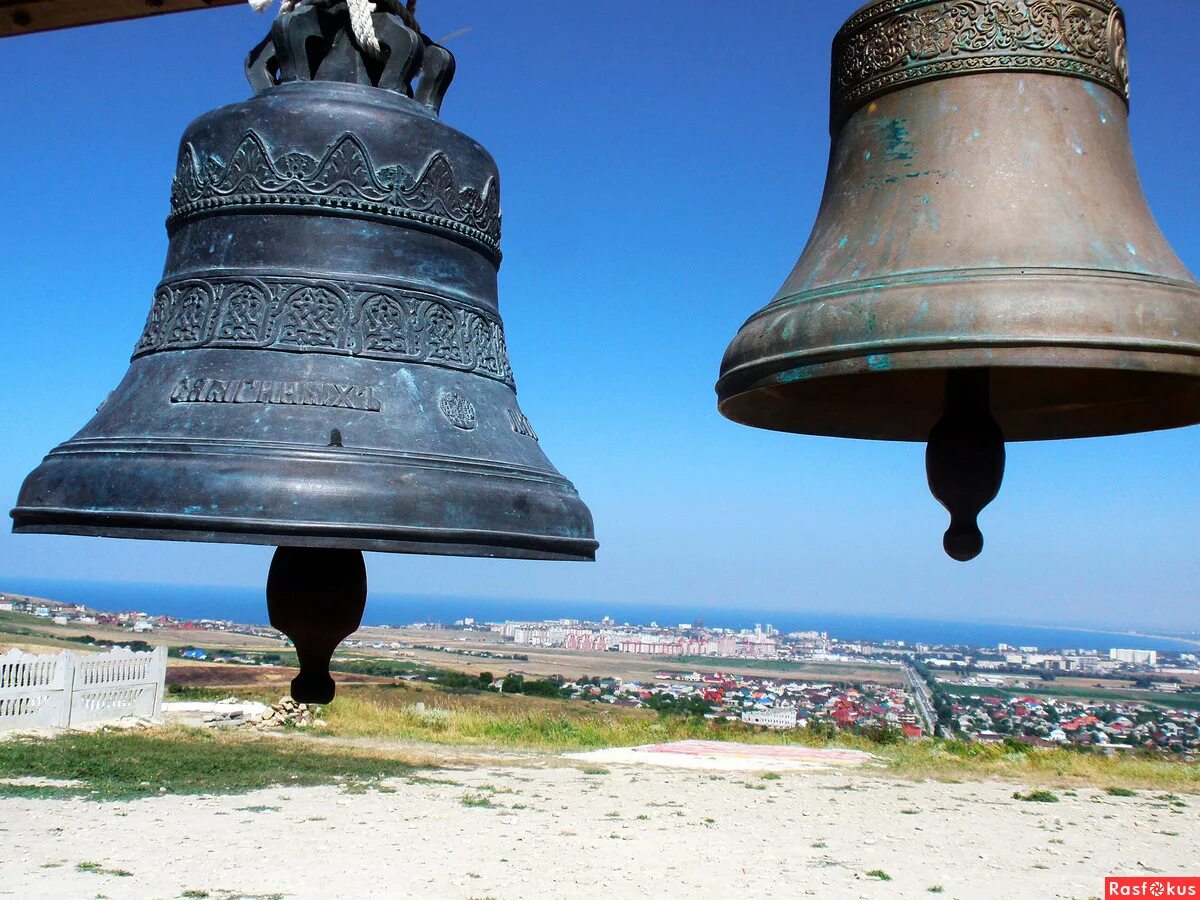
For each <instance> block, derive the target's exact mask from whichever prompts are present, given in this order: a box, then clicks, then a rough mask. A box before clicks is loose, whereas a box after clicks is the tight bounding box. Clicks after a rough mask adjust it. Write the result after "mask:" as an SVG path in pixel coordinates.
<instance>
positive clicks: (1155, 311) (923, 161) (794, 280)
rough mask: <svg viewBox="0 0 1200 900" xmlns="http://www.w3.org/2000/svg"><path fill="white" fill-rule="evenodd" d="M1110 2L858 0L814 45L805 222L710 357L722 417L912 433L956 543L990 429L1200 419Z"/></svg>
mask: <svg viewBox="0 0 1200 900" xmlns="http://www.w3.org/2000/svg"><path fill="white" fill-rule="evenodd" d="M1128 88H1129V82H1128V66H1127V62H1126V40H1125V22H1124V17H1123V15H1122V13H1121V10H1120V9H1119V8H1118V7H1117V6H1116V5H1115V4H1114V3H1113V2H1111V0H1071V2H1066V0H1038V2H1035V0H1027V2H1005V3H995V2H982V0H978V2H977V0H965V2H961V0H956V2H941V0H876V2H872V3H869V4H867V5H866V6H864V7H863V8H862V9H861V10H859V11H858V12H857V13H855V14H854V15H853V16H852V17H851V18H850V19H849V21H847V22H846V24H845V25H844V26H843V27H842V29H841V30H840V31H839V32H838V34H837V36H836V38H835V39H834V43H833V73H832V104H831V105H832V110H831V133H832V136H833V141H832V147H831V151H830V160H829V173H828V180H827V181H826V185H825V193H824V197H823V198H822V201H821V207H820V211H819V213H818V214H817V221H816V224H815V225H814V226H813V230H812V235H811V236H810V237H809V240H808V244H807V246H806V247H805V248H804V251H803V253H802V254H801V256H800V259H799V261H798V262H797V263H796V265H795V268H794V269H793V270H792V273H791V275H789V276H788V278H787V281H785V282H784V284H783V287H781V288H780V289H779V291H778V293H776V295H775V297H774V299H772V301H771V302H770V303H769V304H768V305H767V306H766V307H765V308H763V309H762V310H760V311H759V312H757V313H755V314H754V315H753V316H752V317H751V318H750V319H749V321H747V322H746V324H745V325H743V326H742V329H741V331H739V332H738V334H737V336H736V337H735V338H734V339H733V342H732V343H731V344H730V346H729V349H728V350H727V351H726V353H725V358H724V360H723V361H722V364H721V375H720V380H719V381H718V382H717V395H718V398H719V406H720V410H721V413H722V414H723V415H725V416H727V417H728V418H730V419H732V420H734V421H735V422H741V423H743V424H746V425H753V426H756V427H759V428H770V429H774V430H777V431H792V432H798V433H803V434H820V435H834V436H839V437H855V438H872V439H877V440H898V441H927V442H928V449H927V453H926V468H927V474H928V478H929V484H930V487H931V489H932V491H933V493H934V495H935V496H936V497H937V498H938V500H940V501H941V502H942V504H943V505H944V506H946V507H947V509H948V510H949V511H950V513H951V524H950V528H949V530H948V531H947V532H946V536H945V541H944V545H945V548H946V552H947V553H949V554H950V555H951V556H952V557H954V558H955V559H960V560H966V559H971V558H973V557H974V556H976V555H977V554H978V553H979V552H980V550H981V549H982V546H983V538H982V535H981V534H980V533H979V530H978V527H977V525H976V521H975V520H976V516H977V515H978V513H979V511H980V510H981V509H982V508H983V507H984V506H985V505H987V503H988V502H990V501H991V500H992V498H993V497H995V495H996V492H997V491H998V490H999V487H1000V481H1001V478H1002V476H1003V472H1004V442H1005V441H1036V440H1049V439H1056V438H1077V437H1091V436H1095V435H1110V434H1124V433H1129V432H1138V431H1151V430H1155V429H1162V428H1175V427H1179V426H1182V425H1191V424H1194V423H1196V422H1197V421H1200V377H1198V376H1200V285H1198V284H1197V282H1196V281H1195V279H1194V278H1193V277H1192V276H1191V274H1189V272H1188V271H1187V269H1186V268H1184V266H1183V264H1182V263H1181V262H1180V261H1179V258H1178V257H1177V256H1176V255H1175V253H1174V252H1173V251H1172V250H1171V247H1170V245H1169V244H1168V243H1167V240H1166V238H1165V237H1163V235H1162V233H1161V232H1160V231H1159V228H1158V225H1157V224H1156V223H1155V221H1154V218H1153V216H1152V214H1151V212H1150V209H1149V207H1148V206H1147V204H1146V199H1145V197H1144V196H1143V194H1142V190H1141V186H1140V185H1139V183H1138V176H1137V170H1136V169H1135V167H1134V161H1133V153H1132V149H1131V145H1130V139H1129V129H1128V123H1127V117H1128V96H1129V95H1128Z"/></svg>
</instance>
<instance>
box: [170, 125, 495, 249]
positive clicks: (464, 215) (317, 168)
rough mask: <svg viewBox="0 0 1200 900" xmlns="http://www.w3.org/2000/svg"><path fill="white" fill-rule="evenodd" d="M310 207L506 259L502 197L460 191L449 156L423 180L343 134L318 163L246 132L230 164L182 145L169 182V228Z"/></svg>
mask: <svg viewBox="0 0 1200 900" xmlns="http://www.w3.org/2000/svg"><path fill="white" fill-rule="evenodd" d="M281 205H283V206H304V207H309V208H313V207H315V208H317V209H328V210H341V211H348V212H351V213H363V214H367V215H372V216H377V217H380V218H385V219H399V220H402V221H405V222H416V223H419V224H421V225H425V226H428V227H433V228H440V229H444V230H446V231H452V232H455V233H456V234H459V235H462V236H463V237H466V238H469V239H471V240H473V241H476V242H477V243H479V244H482V245H483V247H484V248H486V250H487V251H488V252H489V253H490V254H491V255H493V256H496V257H498V256H499V254H500V189H499V186H498V185H497V183H496V179H495V178H494V177H492V178H489V179H488V180H487V183H486V184H484V185H483V187H482V188H474V187H461V186H460V185H459V183H458V178H457V176H456V175H455V173H454V168H453V166H452V165H451V164H450V160H449V159H447V157H446V155H445V154H444V153H440V152H438V153H435V154H433V156H431V157H430V158H429V160H428V161H427V162H426V163H425V165H424V167H423V168H422V169H421V171H420V173H419V174H417V175H413V174H412V173H410V172H408V171H407V170H406V169H404V168H403V167H401V166H385V167H376V166H375V164H374V162H373V161H372V159H371V154H370V152H369V151H368V150H367V148H366V146H365V145H364V144H363V142H362V141H361V140H359V138H357V137H355V136H354V135H353V134H349V133H347V134H343V135H342V136H341V137H339V138H338V139H337V140H336V141H334V142H333V144H331V145H330V146H329V148H328V149H326V151H325V153H324V154H323V155H322V156H321V158H320V159H317V158H316V157H313V156H309V155H308V154H306V153H302V152H300V151H298V150H293V151H291V152H289V153H285V154H282V155H281V156H279V157H277V158H276V157H273V156H272V154H271V151H270V150H269V148H268V147H267V143H266V141H265V140H264V139H263V138H262V137H261V136H260V135H259V134H258V133H257V132H255V131H253V130H250V131H247V132H246V134H245V135H244V136H243V137H242V139H241V140H240V141H239V142H238V145H237V147H235V148H234V151H233V153H232V154H231V155H230V156H229V161H228V162H225V161H224V160H222V159H221V158H220V157H219V156H216V155H206V154H204V153H203V152H201V151H199V150H197V149H196V148H195V147H194V146H193V145H192V144H184V145H183V147H182V148H181V149H180V153H179V165H178V167H177V168H176V171H175V178H174V180H173V181H172V182H171V213H170V215H169V216H168V217H167V222H168V224H173V223H175V222H178V221H183V220H185V219H188V218H190V217H192V216H194V215H197V214H200V213H205V212H211V211H213V210H216V209H227V208H237V207H253V206H281Z"/></svg>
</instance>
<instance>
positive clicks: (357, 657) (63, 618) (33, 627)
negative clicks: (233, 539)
mask: <svg viewBox="0 0 1200 900" xmlns="http://www.w3.org/2000/svg"><path fill="white" fill-rule="evenodd" d="M6 639H7V642H8V645H9V646H22V647H23V648H24V649H27V650H37V649H38V648H39V647H43V648H47V647H56V646H57V647H68V646H69V647H73V648H74V649H88V648H93V647H94V648H104V647H109V646H113V645H124V646H131V647H133V648H134V649H138V648H142V649H145V648H148V647H150V646H152V645H165V646H167V647H168V648H169V653H170V656H171V668H170V670H169V674H168V682H169V687H170V689H171V691H172V692H174V693H176V694H182V693H187V692H195V691H198V690H204V689H207V688H211V689H218V690H225V689H227V688H236V687H246V686H254V685H260V684H266V683H286V680H287V679H288V678H290V672H291V669H292V667H294V666H295V664H296V660H295V655H294V652H293V650H292V648H291V646H290V644H289V642H288V641H287V639H286V638H284V637H283V636H282V635H281V634H280V633H279V632H277V631H275V630H274V629H272V628H269V627H266V626H261V625H249V624H241V623H235V622H229V621H223V620H213V619H196V620H189V619H177V618H172V617H167V616H151V615H148V614H145V613H142V612H137V611H121V612H111V611H101V610H95V609H90V608H88V607H86V606H84V605H78V604H62V603H56V602H54V601H51V600H43V599H38V598H28V597H23V596H13V595H0V647H3V646H4V643H3V641H5V640H6ZM332 668H333V669H334V671H335V672H336V673H338V677H339V680H342V681H369V682H376V683H378V682H383V683H387V682H394V681H405V682H429V683H431V684H436V685H439V686H441V687H443V688H447V689H451V690H457V691H463V690H471V691H484V692H488V691H490V692H495V693H500V694H523V695H528V696H538V697H545V698H550V699H562V700H571V701H576V702H580V703H590V704H598V705H607V706H611V707H613V708H629V709H648V710H653V711H656V712H659V713H662V714H666V715H670V714H677V715H682V716H691V717H698V718H703V719H708V720H712V721H716V722H721V721H731V720H735V721H737V722H740V723H742V724H744V725H748V726H754V727H757V728H760V729H764V730H772V731H787V730H793V729H807V731H808V732H809V733H810V734H817V735H819V734H822V733H829V734H836V733H838V732H839V731H853V732H855V733H857V734H866V735H869V736H871V737H872V738H873V739H877V740H890V739H904V738H908V739H918V738H922V737H927V736H938V737H942V738H961V739H965V740H968V741H974V742H979V743H998V742H1004V741H1016V742H1021V743H1025V744H1028V745H1031V746H1061V747H1073V746H1074V747H1085V748H1089V749H1099V750H1102V751H1104V752H1108V753H1111V752H1129V751H1131V750H1139V751H1151V752H1157V753H1165V754H1170V755H1172V756H1179V757H1181V758H1183V759H1194V758H1195V757H1196V756H1197V754H1200V660H1198V658H1197V654H1195V653H1189V652H1173V653H1163V652H1156V651H1154V650H1145V649H1138V648H1120V647H1113V648H1106V649H1103V650H1102V649H1098V648H1037V647H1029V646H1024V647H1011V646H1008V645H1004V644H1000V645H998V646H994V647H971V646H965V645H939V644H922V643H906V642H904V641H881V642H870V641H862V640H847V639H839V638H837V637H835V636H832V635H830V634H828V633H826V632H818V631H803V632H790V633H781V632H779V631H778V630H776V629H775V628H773V627H772V626H771V625H769V624H767V625H758V626H755V627H754V628H753V629H741V630H733V629H726V628H720V627H710V626H706V625H705V624H704V623H703V622H702V621H699V620H696V621H694V622H692V623H690V624H679V625H659V624H658V623H650V624H648V625H633V624H629V623H617V622H615V621H613V620H611V619H604V620H602V621H600V622H587V621H580V620H571V619H559V620H553V621H542V622H497V623H489V622H479V621H475V620H473V619H469V618H468V619H462V620H459V621H457V622H454V623H452V624H440V623H413V624H411V625H406V626H377V627H371V628H364V629H361V630H360V631H358V632H356V633H355V634H354V635H352V636H351V637H350V638H349V639H347V640H346V641H345V642H343V644H342V646H341V647H340V648H339V651H338V653H337V654H336V655H335V657H334V662H333V666H332Z"/></svg>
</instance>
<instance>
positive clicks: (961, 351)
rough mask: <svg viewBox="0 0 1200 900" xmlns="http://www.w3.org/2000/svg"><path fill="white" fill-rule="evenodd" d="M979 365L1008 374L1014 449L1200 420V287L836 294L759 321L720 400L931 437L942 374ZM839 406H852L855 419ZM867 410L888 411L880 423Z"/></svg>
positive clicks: (1048, 279) (874, 432)
mask: <svg viewBox="0 0 1200 900" xmlns="http://www.w3.org/2000/svg"><path fill="white" fill-rule="evenodd" d="M1132 316H1136V317H1137V319H1136V321H1137V323H1138V324H1137V325H1136V326H1134V325H1131V324H1129V323H1128V321H1127V320H1128V319H1129V318H1130V317H1132ZM951 325H952V326H953V327H948V326H951ZM966 368H989V369H992V370H993V371H994V372H997V373H1000V379H999V380H1000V394H999V395H998V396H1000V397H1002V399H1003V400H1004V402H1006V403H1007V404H1008V406H1007V410H1008V419H1007V422H1006V423H1005V422H1002V427H1004V429H1005V434H1006V439H1008V440H1013V441H1024V440H1048V439H1055V438H1074V437H1093V436H1101V435H1112V434H1125V433H1133V432H1138V431H1153V430H1160V429H1164V428H1174V427H1182V426H1186V425H1192V424H1196V423H1198V422H1200V284H1196V283H1195V282H1193V281H1184V280H1181V279H1176V278H1168V277H1164V276H1149V275H1143V274H1140V273H1133V272H1111V271H1107V272H1106V271H1098V270H1083V269H1033V268H1030V269H996V270H971V271H970V272H967V271H965V270H962V271H955V272H950V271H939V272H929V271H927V272H923V273H906V274H905V275H902V276H890V277H887V278H882V279H877V280H874V281H869V282H853V283H841V284H833V285H829V286H826V287H823V288H819V289H816V290H810V291H807V292H803V293H801V294H797V295H794V296H792V297H786V298H782V299H779V300H776V301H772V303H770V304H769V305H768V306H766V307H764V308H763V309H761V310H759V311H758V312H757V313H755V314H754V315H753V316H751V317H750V319H749V320H747V322H746V324H745V325H743V326H742V328H741V330H739V332H738V334H737V335H736V336H735V337H734V339H733V341H732V342H731V343H730V346H729V349H728V350H727V351H726V354H725V358H724V359H723V361H722V366H721V373H720V377H719V379H718V381H717V384H716V393H717V397H718V408H719V409H720V411H721V414H722V415H724V416H725V417H726V418H729V419H731V420H733V421H735V422H739V423H741V424H745V425H751V426H755V427H760V428H767V429H770V430H777V431H788V432H796V433H811V434H827V435H836V436H841V437H862V438H869V439H879V440H901V441H923V440H925V439H926V438H927V436H928V432H929V428H931V427H932V425H933V423H934V421H936V418H937V410H938V408H940V404H941V399H940V398H941V391H942V387H943V386H942V384H941V382H936V381H934V380H933V378H932V376H931V375H930V373H932V372H938V371H942V372H944V371H948V370H955V369H966ZM1023 369H1032V370H1040V371H1041V375H1040V377H1041V378H1042V379H1043V380H1044V383H1045V386H1046V387H1045V391H1042V392H1041V393H1039V391H1040V389H1039V387H1038V383H1037V380H1036V379H1033V378H1032V377H1031V378H1030V379H1029V380H1026V381H1022V380H1021V379H1023V378H1025V376H1023V375H1021V374H1019V371H1018V370H1023ZM1055 372H1057V373H1058V375H1057V376H1055V374H1054V373H1055ZM1086 372H1092V373H1094V375H1092V376H1090V381H1089V380H1088V379H1089V376H1087V375H1085V374H1084V373H1086ZM914 373H921V374H920V375H917V374H914ZM1031 375H1032V373H1031ZM888 376H899V377H896V378H893V379H888ZM1139 376H1154V377H1139ZM848 379H854V380H853V381H849V380H848ZM868 379H871V380H868ZM1156 379H1157V381H1156ZM897 385H903V386H904V388H905V389H904V390H898V389H897V388H896V386H897ZM1106 389H1107V390H1108V391H1109V392H1108V393H1106ZM1049 397H1053V401H1052V402H1051V400H1050V399H1048V398H1049ZM1134 397H1136V398H1138V400H1139V401H1140V402H1143V403H1144V404H1145V408H1144V409H1137V408H1134V406H1135V403H1134V400H1133V398H1134ZM833 403H842V404H843V405H844V406H845V407H846V408H845V409H844V410H843V412H844V416H843V419H842V420H841V421H839V419H838V417H837V416H835V415H834V414H833V411H832V408H831V407H830V406H829V405H830V404H833ZM857 405H862V406H865V407H868V408H873V409H875V415H876V417H877V419H878V421H876V422H871V421H869V419H868V418H866V417H865V416H864V414H862V411H861V410H859V409H856V408H854V407H856V406H857ZM1105 410H1108V413H1107V415H1110V416H1111V418H1112V421H1109V420H1108V419H1106V413H1105ZM998 416H999V414H998Z"/></svg>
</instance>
